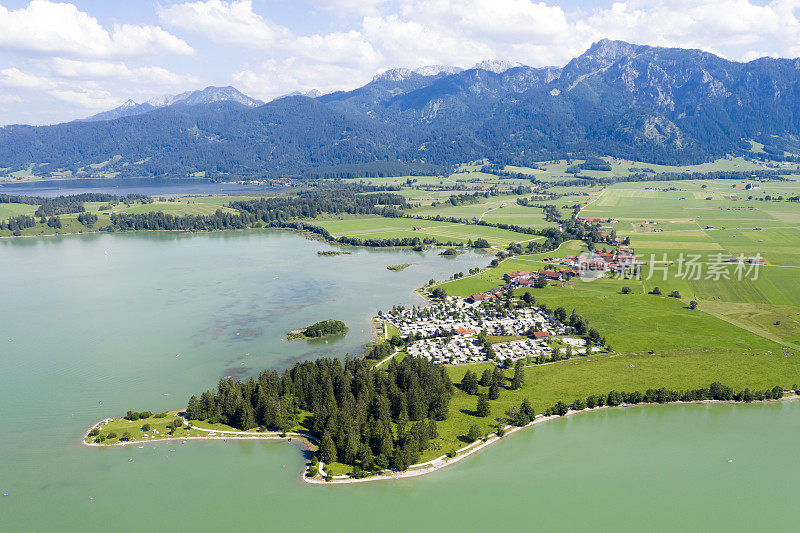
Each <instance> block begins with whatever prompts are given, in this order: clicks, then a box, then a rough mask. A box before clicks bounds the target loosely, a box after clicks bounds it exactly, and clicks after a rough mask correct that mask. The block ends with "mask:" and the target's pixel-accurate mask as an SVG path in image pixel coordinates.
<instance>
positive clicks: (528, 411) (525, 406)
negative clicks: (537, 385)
mask: <svg viewBox="0 0 800 533" xmlns="http://www.w3.org/2000/svg"><path fill="white" fill-rule="evenodd" d="M519 410H520V412H521V413H524V414H525V416H527V417H528V419H530V420H533V419H534V418H536V413H534V411H533V407H532V406H531V402H530V400H528V399H527V398H525V399H524V400H522V405H521V406H520V407H519Z"/></svg>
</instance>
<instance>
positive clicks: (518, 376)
mask: <svg viewBox="0 0 800 533" xmlns="http://www.w3.org/2000/svg"><path fill="white" fill-rule="evenodd" d="M523 383H525V369H524V368H523V366H522V360H517V363H516V364H515V365H514V379H513V380H512V382H511V388H513V389H514V390H519V389H520V387H522V384H523Z"/></svg>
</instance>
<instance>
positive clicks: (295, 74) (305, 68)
mask: <svg viewBox="0 0 800 533" xmlns="http://www.w3.org/2000/svg"><path fill="white" fill-rule="evenodd" d="M370 79H371V74H367V73H365V72H364V71H362V70H361V69H357V68H349V67H344V66H341V65H331V64H322V65H320V64H313V63H310V62H307V61H301V60H298V59H297V58H288V59H285V60H282V61H276V60H274V59H272V60H268V61H265V62H264V63H263V64H262V65H260V66H259V68H257V69H244V70H241V71H239V72H236V73H235V74H234V75H233V81H234V83H235V84H236V86H237V87H238V88H239V89H240V90H242V91H244V92H245V93H247V94H249V95H250V96H254V97H257V98H261V99H262V100H271V99H273V98H276V97H278V96H282V95H284V94H288V93H291V92H294V91H301V92H307V91H310V90H312V89H317V90H321V91H322V92H323V93H326V92H330V91H338V90H348V89H352V88H353V87H357V86H359V85H363V84H364V83H367V82H368V81H369V80H370Z"/></svg>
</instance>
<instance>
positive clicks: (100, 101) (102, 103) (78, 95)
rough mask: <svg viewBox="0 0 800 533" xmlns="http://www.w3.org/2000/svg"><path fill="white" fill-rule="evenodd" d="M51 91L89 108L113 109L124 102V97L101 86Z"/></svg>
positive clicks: (57, 95)
mask: <svg viewBox="0 0 800 533" xmlns="http://www.w3.org/2000/svg"><path fill="white" fill-rule="evenodd" d="M49 93H50V94H51V95H52V96H54V97H56V98H58V99H59V100H63V101H64V102H68V103H71V104H76V105H79V106H81V107H84V108H86V109H89V110H105V109H111V108H114V107H117V106H119V105H120V104H122V99H120V98H117V97H115V96H113V95H112V94H111V93H110V92H108V91H105V90H103V89H99V88H88V87H81V88H74V89H53V90H52V91H49Z"/></svg>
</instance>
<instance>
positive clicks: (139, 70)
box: [51, 57, 198, 85]
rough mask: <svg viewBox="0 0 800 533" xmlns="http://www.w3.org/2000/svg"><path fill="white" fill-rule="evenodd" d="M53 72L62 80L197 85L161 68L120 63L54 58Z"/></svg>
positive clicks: (188, 79) (186, 77)
mask: <svg viewBox="0 0 800 533" xmlns="http://www.w3.org/2000/svg"><path fill="white" fill-rule="evenodd" d="M51 68H52V70H53V72H54V73H55V74H56V75H58V76H61V77H64V78H80V79H104V78H113V79H126V80H130V81H135V82H136V83H139V84H142V83H146V84H151V83H154V84H159V85H178V84H186V83H197V82H198V80H197V78H195V77H194V76H185V75H181V74H175V73H174V72H170V71H169V70H167V69H164V68H161V67H153V66H146V67H135V68H130V67H128V66H127V65H126V64H125V63H123V62H121V61H79V60H74V59H64V58H61V57H56V58H54V59H53V60H52V62H51Z"/></svg>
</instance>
